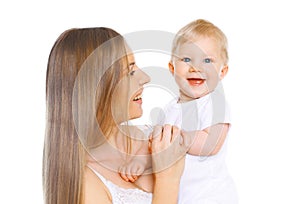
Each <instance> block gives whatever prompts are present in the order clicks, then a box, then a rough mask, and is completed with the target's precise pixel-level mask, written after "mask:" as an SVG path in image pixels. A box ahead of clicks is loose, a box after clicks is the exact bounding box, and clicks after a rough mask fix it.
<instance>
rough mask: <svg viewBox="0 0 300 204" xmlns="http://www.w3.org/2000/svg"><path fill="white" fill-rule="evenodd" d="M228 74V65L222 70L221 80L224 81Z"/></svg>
mask: <svg viewBox="0 0 300 204" xmlns="http://www.w3.org/2000/svg"><path fill="white" fill-rule="evenodd" d="M227 72H228V65H227V64H226V65H224V66H223V67H222V69H221V72H220V79H223V78H224V77H225V76H226V74H227Z"/></svg>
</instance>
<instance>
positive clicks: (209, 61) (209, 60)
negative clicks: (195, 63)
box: [203, 58, 212, 64]
mask: <svg viewBox="0 0 300 204" xmlns="http://www.w3.org/2000/svg"><path fill="white" fill-rule="evenodd" d="M203 62H204V63H207V64H208V63H212V60H211V59H210V58H205V59H204V60H203Z"/></svg>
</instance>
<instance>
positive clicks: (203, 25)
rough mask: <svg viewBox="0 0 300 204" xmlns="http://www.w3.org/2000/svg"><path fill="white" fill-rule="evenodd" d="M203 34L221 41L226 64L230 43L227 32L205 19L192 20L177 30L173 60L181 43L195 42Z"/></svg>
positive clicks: (222, 55) (173, 47) (222, 54)
mask: <svg viewBox="0 0 300 204" xmlns="http://www.w3.org/2000/svg"><path fill="white" fill-rule="evenodd" d="M202 36H205V37H210V38H214V39H215V40H216V41H217V42H218V43H219V45H220V49H221V57H222V60H223V62H224V64H227V63H228V51H227V49H228V48H227V46H228V45H227V38H226V36H225V34H224V33H223V32H222V31H221V30H220V29H219V28H218V27H217V26H215V25H214V24H212V23H211V22H209V21H207V20H203V19H198V20H195V21H192V22H191V23H189V24H187V25H186V26H184V27H183V28H181V29H180V30H179V31H178V32H177V34H176V36H175V38H174V40H173V45H172V59H171V60H173V58H174V56H175V53H176V51H177V49H178V47H179V46H180V45H182V44H184V43H186V42H188V41H191V42H194V41H196V40H197V38H199V37H202Z"/></svg>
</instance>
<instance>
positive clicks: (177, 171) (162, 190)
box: [151, 125, 187, 204]
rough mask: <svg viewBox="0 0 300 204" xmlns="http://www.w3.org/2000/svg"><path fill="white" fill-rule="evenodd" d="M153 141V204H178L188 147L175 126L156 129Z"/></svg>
mask: <svg viewBox="0 0 300 204" xmlns="http://www.w3.org/2000/svg"><path fill="white" fill-rule="evenodd" d="M152 137H153V138H152V139H151V143H152V145H151V152H152V167H153V174H154V190H153V201H152V203H153V204H161V203H169V204H173V203H174V204H177V200H178V193H179V184H180V178H181V175H182V173H183V168H184V162H185V154H186V151H187V146H185V143H184V141H183V139H182V137H181V135H180V131H179V129H178V128H176V127H175V126H173V127H172V126H170V125H165V126H164V128H163V129H162V128H161V127H155V128H154V131H153V135H152Z"/></svg>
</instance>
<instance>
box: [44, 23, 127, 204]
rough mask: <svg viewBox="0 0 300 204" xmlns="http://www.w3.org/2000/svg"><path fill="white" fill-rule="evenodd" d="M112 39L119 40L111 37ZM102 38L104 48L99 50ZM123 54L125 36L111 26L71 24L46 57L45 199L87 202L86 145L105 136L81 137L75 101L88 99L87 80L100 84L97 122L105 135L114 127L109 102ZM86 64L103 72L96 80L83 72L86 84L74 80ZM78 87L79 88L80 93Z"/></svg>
mask: <svg viewBox="0 0 300 204" xmlns="http://www.w3.org/2000/svg"><path fill="white" fill-rule="evenodd" d="M113 38H117V39H118V40H114V41H111V39H113ZM104 43H105V44H106V46H105V48H102V49H100V50H99V51H97V52H95V50H97V48H99V46H101V45H103V44H104ZM125 55H126V49H125V42H124V40H123V38H122V36H120V34H118V33H117V32H115V31H114V30H112V29H109V28H82V29H70V30H67V31H65V32H64V33H62V34H61V36H60V37H59V38H58V39H57V41H56V42H55V44H54V46H53V48H52V50H51V53H50V56H49V60H48V67H47V79H46V114H47V116H46V134H45V143H44V156H43V188H44V199H45V203H46V204H81V203H83V199H84V198H83V196H84V195H83V179H84V177H83V173H84V166H85V163H86V157H85V156H86V155H85V154H86V149H87V148H89V147H94V146H97V145H98V143H99V142H100V141H101V139H99V138H101V137H99V135H97V134H94V132H93V131H94V130H86V131H87V135H85V136H84V137H83V138H80V136H79V134H78V129H77V128H78V127H77V126H80V124H78V123H80V121H81V120H77V119H76V118H77V117H79V116H78V115H76V111H75V112H74V106H76V105H78V106H79V105H80V104H81V102H80V101H82V100H85V98H84V97H83V96H85V93H86V94H89V91H90V90H89V86H90V85H89V83H97V90H96V93H95V98H94V103H95V104H94V105H95V114H96V120H97V123H98V124H97V125H98V126H99V128H100V129H101V131H102V133H103V134H105V135H107V134H109V132H110V131H111V128H112V127H113V126H114V118H113V114H112V110H111V105H110V104H111V101H112V95H113V92H114V89H115V87H116V84H117V83H118V82H119V81H120V79H121V77H122V74H123V72H124V66H126V65H127V64H126V63H127V60H126V59H125V58H126V57H120V56H125ZM91 56H93V57H91ZM88 58H89V60H88V62H87V61H86V60H87V59H88ZM83 67H88V68H90V67H91V69H93V70H95V71H96V72H101V75H102V76H103V77H101V79H98V80H99V81H98V82H97V81H95V79H94V80H92V79H90V78H88V76H85V78H84V77H83V78H84V79H85V81H86V83H76V80H77V78H78V74H79V72H80V70H82V69H83ZM74 87H77V91H76V93H74ZM78 92H80V93H81V94H78ZM91 94H92V95H93V93H91ZM74 100H75V103H74ZM75 109H76V107H75ZM88 122H90V121H87V123H88Z"/></svg>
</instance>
